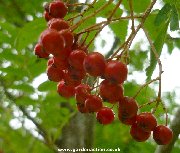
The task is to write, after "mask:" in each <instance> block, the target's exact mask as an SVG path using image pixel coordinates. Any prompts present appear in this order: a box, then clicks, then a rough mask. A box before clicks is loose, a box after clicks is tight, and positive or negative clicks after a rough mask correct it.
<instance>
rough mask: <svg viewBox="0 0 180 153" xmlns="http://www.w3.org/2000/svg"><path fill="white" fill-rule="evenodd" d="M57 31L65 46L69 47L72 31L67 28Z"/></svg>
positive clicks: (71, 40) (72, 38)
mask: <svg viewBox="0 0 180 153" xmlns="http://www.w3.org/2000/svg"><path fill="white" fill-rule="evenodd" d="M59 33H60V35H61V36H62V37H63V38H64V40H65V47H71V46H72V45H73V42H74V36H73V33H72V32H71V31H70V30H69V29H64V30H61V31H59Z"/></svg>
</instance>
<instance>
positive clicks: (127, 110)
mask: <svg viewBox="0 0 180 153" xmlns="http://www.w3.org/2000/svg"><path fill="white" fill-rule="evenodd" d="M137 111H138V105H137V102H136V101H135V99H133V98H131V97H124V98H122V99H121V100H120V101H119V110H118V113H119V115H121V116H122V119H127V118H131V117H133V116H135V115H136V114H137Z"/></svg>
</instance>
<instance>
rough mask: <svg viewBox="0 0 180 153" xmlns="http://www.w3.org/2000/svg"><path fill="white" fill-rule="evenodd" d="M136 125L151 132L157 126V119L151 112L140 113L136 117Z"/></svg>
mask: <svg viewBox="0 0 180 153" xmlns="http://www.w3.org/2000/svg"><path fill="white" fill-rule="evenodd" d="M136 122H137V126H138V127H139V128H141V129H142V130H143V131H146V132H151V131H153V129H154V128H155V127H156V126H157V121H156V118H155V116H154V115H153V114H152V113H148V112H145V113H141V114H139V115H137V117H136Z"/></svg>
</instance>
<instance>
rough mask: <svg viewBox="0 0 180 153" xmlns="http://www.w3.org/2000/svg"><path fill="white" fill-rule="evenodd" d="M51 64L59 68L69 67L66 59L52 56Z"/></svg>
mask: <svg viewBox="0 0 180 153" xmlns="http://www.w3.org/2000/svg"><path fill="white" fill-rule="evenodd" d="M53 64H54V65H55V66H56V67H57V68H59V69H61V70H65V69H67V68H68V67H69V64H68V62H67V60H62V59H61V58H58V57H53Z"/></svg>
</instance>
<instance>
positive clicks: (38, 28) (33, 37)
mask: <svg viewBox="0 0 180 153" xmlns="http://www.w3.org/2000/svg"><path fill="white" fill-rule="evenodd" d="M45 28H46V22H45V21H44V19H43V18H38V19H35V20H33V21H32V22H28V23H27V24H25V26H24V27H23V28H21V29H20V30H19V31H18V34H17V37H16V39H15V42H14V45H15V48H16V49H17V50H22V49H24V48H26V47H27V46H28V45H29V44H31V43H33V42H36V41H37V39H38V37H39V35H40V33H41V32H42V31H43V30H44V29H45Z"/></svg>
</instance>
